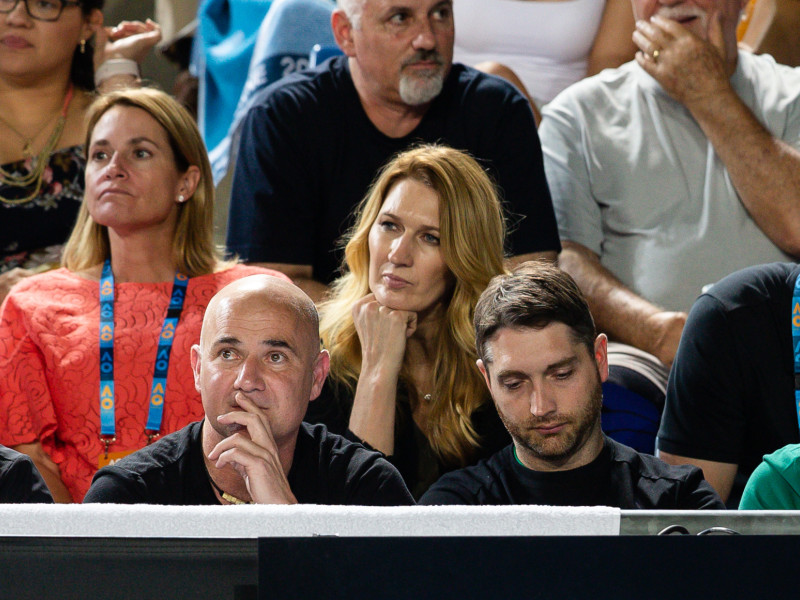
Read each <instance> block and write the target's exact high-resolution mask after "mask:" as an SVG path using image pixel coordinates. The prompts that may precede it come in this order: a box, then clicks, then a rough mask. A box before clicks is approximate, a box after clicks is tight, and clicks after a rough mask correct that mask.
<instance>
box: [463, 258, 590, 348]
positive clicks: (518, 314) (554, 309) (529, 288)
mask: <svg viewBox="0 0 800 600" xmlns="http://www.w3.org/2000/svg"><path fill="white" fill-rule="evenodd" d="M474 322H475V345H476V347H477V350H478V358H480V359H481V360H482V361H483V362H484V363H490V362H491V361H492V357H491V356H488V352H487V345H488V343H489V340H490V338H491V337H492V336H493V335H494V334H495V333H496V332H497V331H498V330H499V329H502V328H503V327H510V328H512V329H521V328H532V329H542V328H543V327H546V326H547V325H549V324H550V323H553V322H556V323H563V324H564V325H566V326H568V327H569V328H570V330H571V331H572V334H573V336H574V339H575V341H576V342H578V343H581V344H584V345H585V346H586V347H587V348H588V349H589V352H590V353H591V352H592V351H593V350H594V341H595V338H596V337H597V331H596V329H595V325H594V319H592V313H591V312H589V305H588V304H587V303H586V299H585V298H584V297H583V294H582V293H581V291H580V289H578V285H577V284H576V283H575V281H574V280H573V279H572V277H570V276H569V275H567V274H566V273H565V272H564V271H562V270H561V269H559V268H557V267H554V266H553V265H552V264H550V263H549V262H545V261H530V262H526V263H523V264H521V265H520V266H519V267H517V268H516V269H514V270H513V271H512V272H511V274H510V275H497V276H496V277H494V278H493V279H492V280H491V281H490V282H489V286H488V287H487V288H486V289H485V290H484V292H483V294H481V297H480V299H479V300H478V304H477V305H476V306H475V321H474Z"/></svg>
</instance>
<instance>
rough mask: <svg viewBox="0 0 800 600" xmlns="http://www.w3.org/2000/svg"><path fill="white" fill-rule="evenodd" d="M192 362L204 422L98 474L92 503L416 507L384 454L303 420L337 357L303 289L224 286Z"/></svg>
mask: <svg viewBox="0 0 800 600" xmlns="http://www.w3.org/2000/svg"><path fill="white" fill-rule="evenodd" d="M191 357H192V368H193V370H194V378H195V387H196V388H197V390H198V391H199V392H200V395H201V397H202V399H203V408H204V410H205V419H204V420H202V421H198V422H196V423H192V424H190V425H188V426H186V427H184V428H183V429H181V430H180V431H176V432H175V433H173V434H170V435H168V436H166V437H165V438H163V439H161V440H159V441H158V442H156V443H154V444H151V445H150V446H147V447H146V448H144V449H142V450H140V451H138V452H134V453H133V454H131V455H129V456H126V457H125V458H123V459H121V460H120V461H119V462H117V463H116V464H114V465H111V466H108V467H105V468H103V469H101V470H100V471H98V472H97V474H96V475H95V477H94V480H93V481H92V487H91V488H90V489H89V492H88V494H86V497H85V498H84V502H113V503H130V504H136V503H144V504H178V505H197V504H246V503H247V504H249V503H258V504H298V503H300V504H360V505H406V504H413V503H414V501H413V499H412V497H411V494H410V493H409V492H408V490H407V489H406V486H405V484H404V483H403V479H402V477H401V476H400V473H399V472H398V471H397V469H395V468H394V467H393V466H392V465H391V464H389V462H388V461H387V460H386V459H384V458H383V457H382V455H380V454H378V453H377V452H372V451H369V450H367V449H365V448H364V447H363V446H361V445H360V444H355V443H352V442H349V441H348V440H346V439H344V438H343V437H340V436H338V435H334V434H331V433H328V431H327V430H326V429H325V426H324V425H313V426H312V425H308V424H306V423H303V422H302V421H303V415H305V413H306V409H307V408H308V403H309V402H310V401H311V400H314V399H315V398H316V397H317V396H318V395H319V393H320V389H321V388H322V385H323V383H324V381H325V378H326V376H327V375H328V367H329V357H328V352H327V350H320V347H319V319H318V316H317V311H316V308H315V307H314V303H313V302H312V301H311V299H310V298H309V297H308V296H306V295H305V294H304V293H303V292H302V291H301V290H300V289H299V288H298V287H296V286H295V285H293V284H291V283H289V282H287V281H284V280H281V279H278V278H277V277H272V276H269V275H252V276H250V277H245V278H243V279H240V280H238V281H235V282H234V283H231V284H229V285H227V286H226V287H225V288H223V289H222V290H221V291H220V292H219V293H218V294H217V295H216V296H214V297H213V298H212V299H211V301H210V302H209V304H208V308H207V309H206V314H205V316H204V319H203V328H202V330H201V333H200V344H199V345H195V346H193V347H192V353H191Z"/></svg>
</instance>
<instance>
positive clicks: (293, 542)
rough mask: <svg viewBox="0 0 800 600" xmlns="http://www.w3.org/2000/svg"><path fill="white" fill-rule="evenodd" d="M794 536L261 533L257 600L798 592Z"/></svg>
mask: <svg viewBox="0 0 800 600" xmlns="http://www.w3.org/2000/svg"><path fill="white" fill-rule="evenodd" d="M798 555H800V536H724V537H723V536H703V537H697V536H668V537H640V536H625V537H506V538H494V537H491V538H480V537H471V538H460V537H450V538H409V537H403V538H396V537H385V538H337V537H316V538H262V539H260V540H259V588H258V590H259V596H258V597H259V599H260V600H283V599H287V600H288V599H296V598H314V599H322V598H325V599H326V600H327V599H335V598H342V599H347V600H353V599H361V598H364V599H367V598H368V599H369V600H395V599H397V600H400V599H414V600H417V599H422V598H431V599H434V598H435V599H440V598H454V599H457V600H469V599H472V598H475V599H478V598H481V599H483V598H488V599H511V598H525V599H526V600H534V599H542V600H545V599H548V600H550V599H553V598H558V599H561V598H565V599H570V600H572V599H578V600H580V599H583V598H586V599H591V600H605V599H608V600H625V599H631V600H634V599H635V600H643V599H654V600H661V599H664V600H687V599H694V598H697V599H701V598H702V599H708V598H769V599H770V600H777V599H783V598H787V599H790V598H791V599H792V600H795V599H796V598H797V597H798V591H797V586H796V583H797V581H798V577H797V567H796V565H795V562H796V560H797V559H796V557H797V556H798Z"/></svg>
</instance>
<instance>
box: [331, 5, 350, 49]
mask: <svg viewBox="0 0 800 600" xmlns="http://www.w3.org/2000/svg"><path fill="white" fill-rule="evenodd" d="M331 29H332V30H333V37H334V39H335V40H336V44H337V45H338V46H339V48H341V49H342V52H344V53H345V55H347V56H351V57H352V56H355V55H356V47H355V43H354V42H353V24H352V23H351V22H350V19H348V18H347V15H346V14H345V12H344V11H343V10H342V9H336V10H334V11H333V14H332V15H331Z"/></svg>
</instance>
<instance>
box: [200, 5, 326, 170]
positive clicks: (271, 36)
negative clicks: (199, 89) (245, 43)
mask: <svg viewBox="0 0 800 600" xmlns="http://www.w3.org/2000/svg"><path fill="white" fill-rule="evenodd" d="M334 8H336V4H335V3H334V2H333V1H332V0H274V2H272V5H271V7H270V9H269V12H268V13H267V14H266V16H265V17H264V19H263V20H262V21H261V22H260V23H259V24H258V29H257V32H256V34H255V43H254V44H252V46H251V47H250V53H249V54H248V56H249V62H248V65H246V66H245V72H244V77H243V78H242V79H239V78H238V74H237V81H236V85H237V86H238V87H237V88H236V89H235V90H231V93H232V94H235V95H236V97H235V98H233V97H231V98H228V97H226V98H225V106H224V107H223V109H222V110H223V111H224V112H218V114H216V115H214V116H213V127H214V131H213V132H212V131H211V128H210V127H209V128H208V135H207V136H206V138H205V139H206V145H207V147H208V152H209V159H210V160H211V167H212V170H213V173H214V181H215V182H216V183H219V181H220V180H221V179H222V178H223V177H224V176H225V173H226V172H227V169H228V165H229V162H230V159H231V145H232V144H233V143H235V142H234V140H235V139H236V135H237V134H236V131H237V129H238V128H239V127H240V126H241V123H242V121H243V119H244V117H245V115H246V114H247V111H248V110H249V109H250V106H251V105H252V100H253V98H254V97H255V96H256V94H258V92H260V91H261V90H263V89H264V88H265V87H267V86H268V85H269V84H271V83H275V82H276V81H278V79H280V78H282V77H285V76H286V75H289V74H291V73H294V72H296V71H303V70H305V69H307V68H308V60H309V55H310V54H311V50H312V49H313V48H314V45H315V44H321V45H323V46H335V44H336V41H335V40H334V38H333V31H332V30H331V13H332V12H333V9H334ZM336 48H337V49H338V46H336ZM238 67H239V65H237V68H238ZM225 76H226V77H227V76H228V74H227V73H225ZM207 100H209V101H211V100H213V99H211V98H208V97H207ZM211 110H217V109H215V108H213V107H212V106H209V107H208V110H207V111H206V119H205V122H206V124H207V125H209V126H210V125H212V120H211V119H212V115H211V114H210V111H211Z"/></svg>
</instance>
